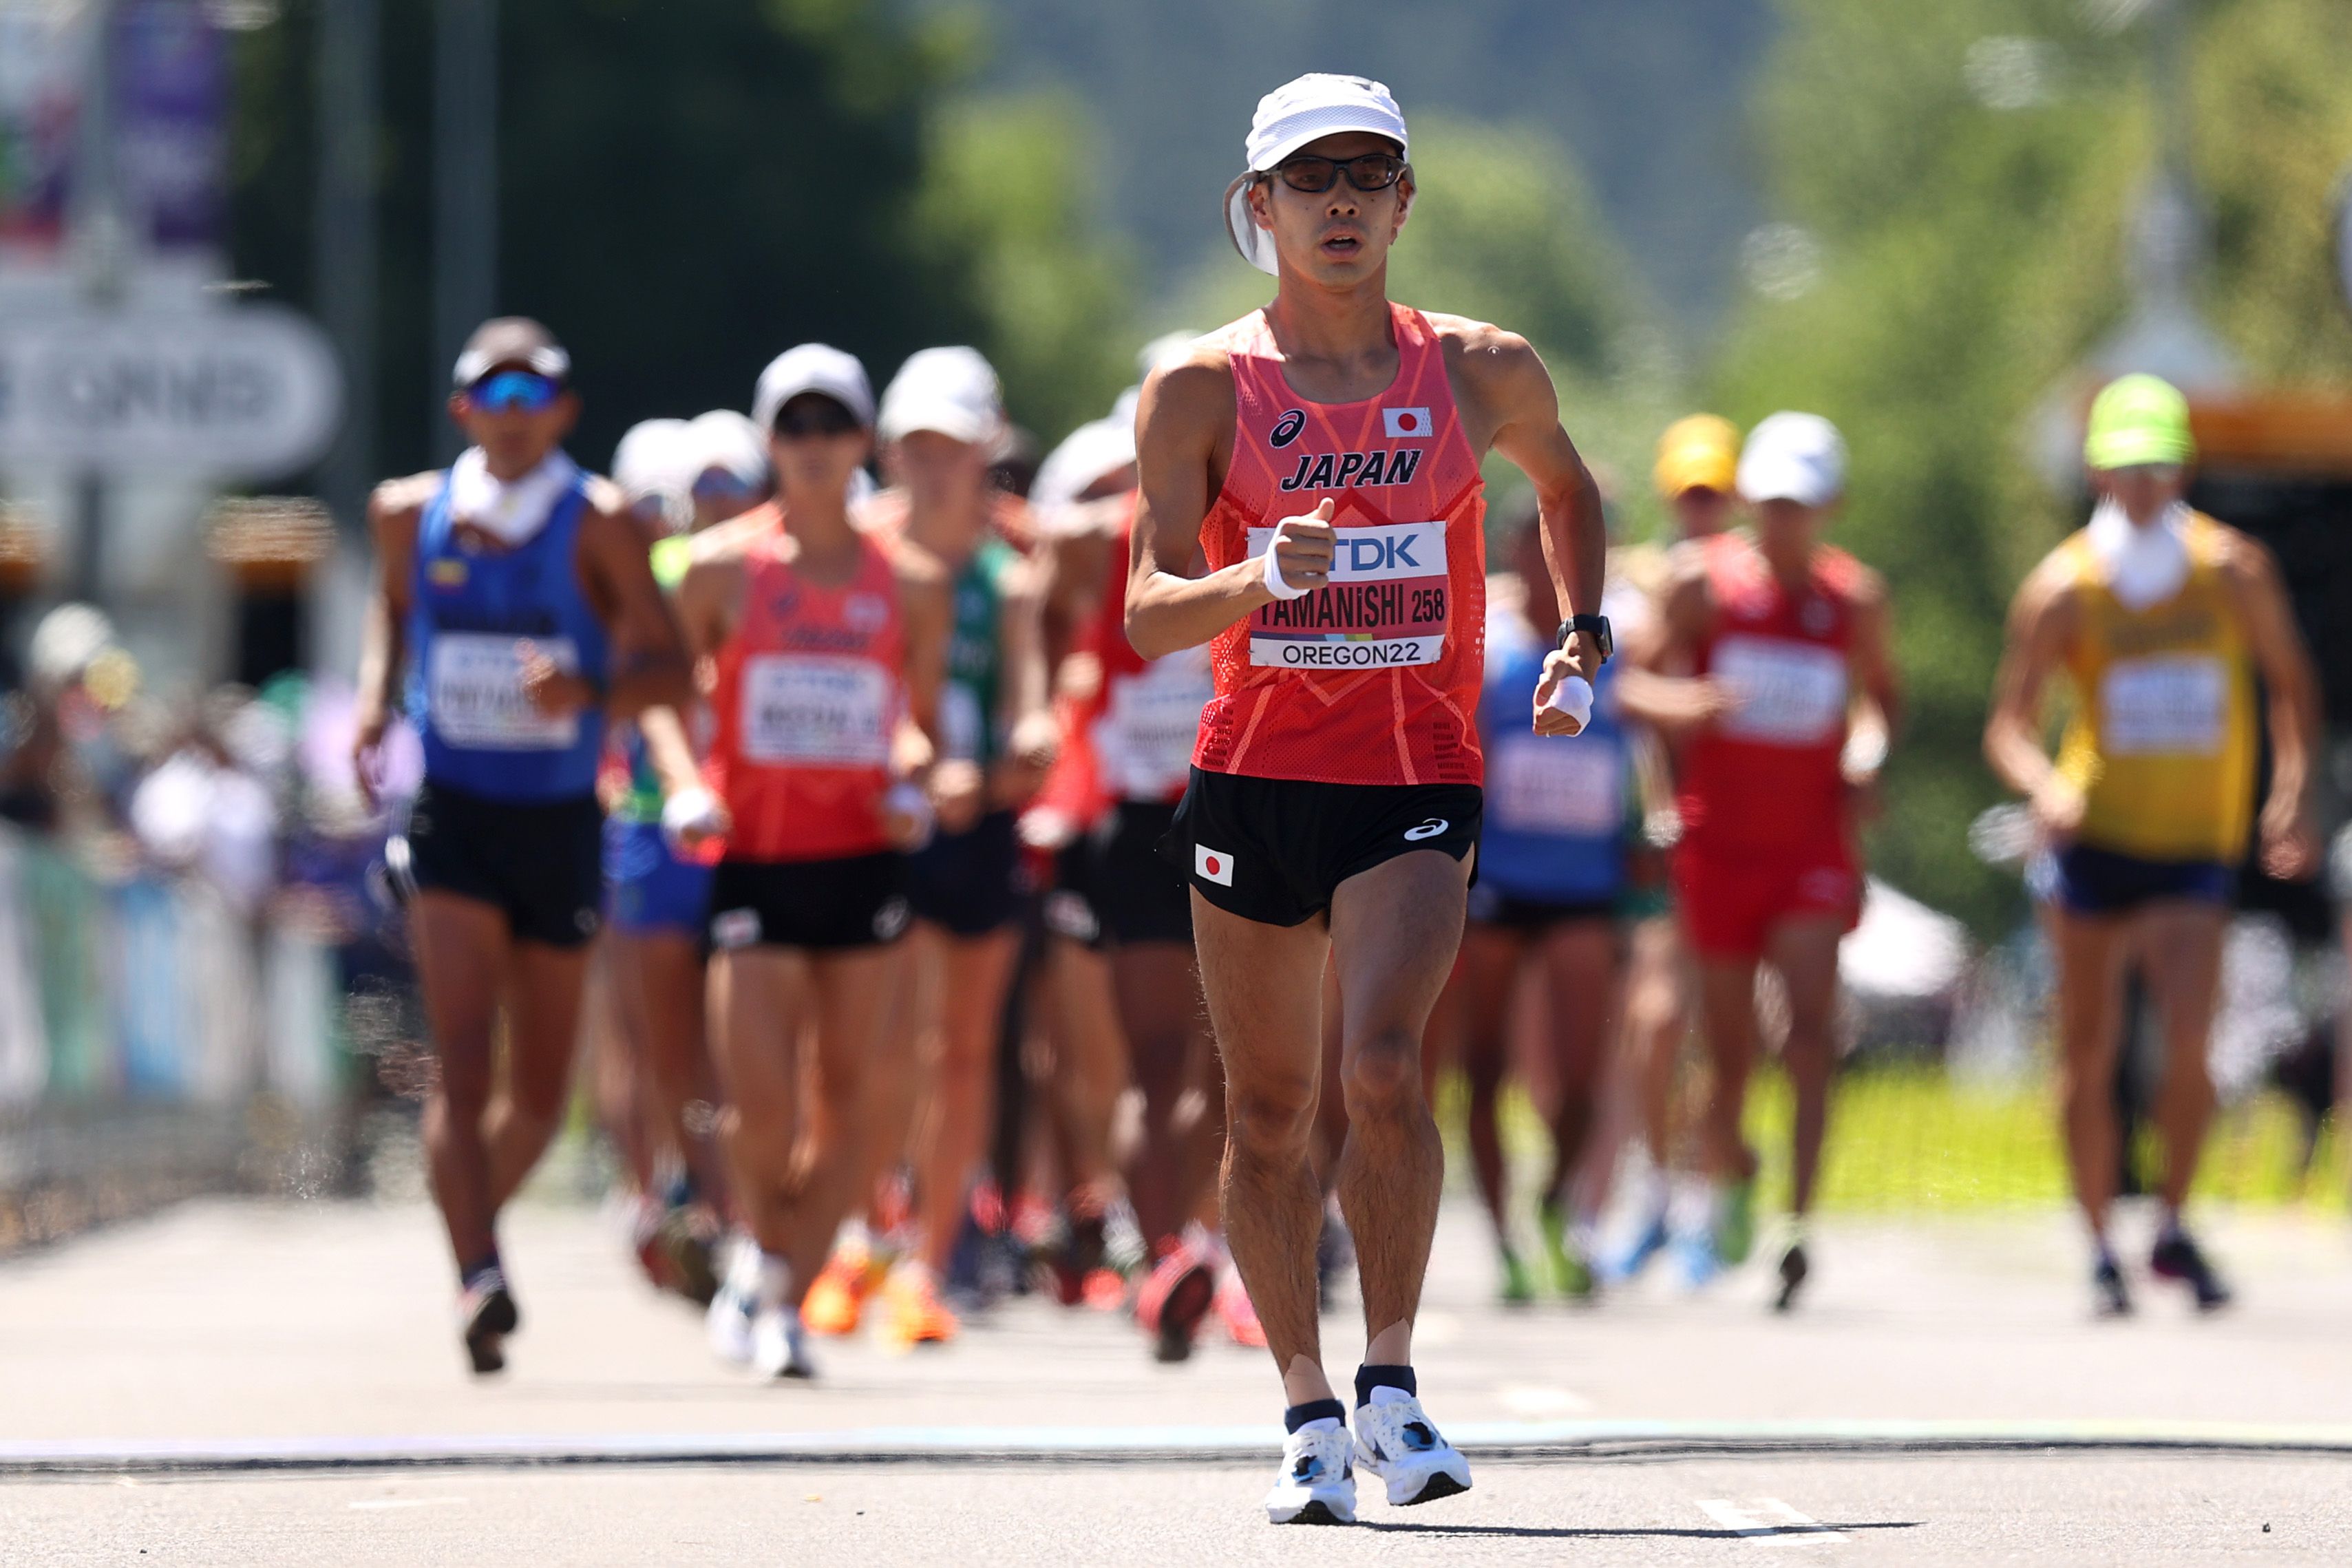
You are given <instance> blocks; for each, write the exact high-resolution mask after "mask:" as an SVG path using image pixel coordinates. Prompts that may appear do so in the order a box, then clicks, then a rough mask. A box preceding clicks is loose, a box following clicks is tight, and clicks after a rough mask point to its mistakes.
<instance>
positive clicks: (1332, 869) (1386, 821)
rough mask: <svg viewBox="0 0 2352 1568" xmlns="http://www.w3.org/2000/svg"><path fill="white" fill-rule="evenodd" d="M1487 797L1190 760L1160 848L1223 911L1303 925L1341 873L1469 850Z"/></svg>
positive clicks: (1322, 905) (1459, 788)
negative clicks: (1227, 769) (1272, 775)
mask: <svg viewBox="0 0 2352 1568" xmlns="http://www.w3.org/2000/svg"><path fill="white" fill-rule="evenodd" d="M1485 799H1486V792H1485V791H1483V790H1481V789H1480V788H1479V787H1478V786H1477V785H1476V784H1322V783H1318V782H1316V781H1313V780H1308V779H1261V778H1251V777H1249V776H1248V775H1246V774H1242V773H1205V772H1203V771H1202V770H1201V769H1199V768H1194V769H1193V770H1192V783H1191V784H1189V785H1188V786H1187V787H1186V788H1185V791H1184V799H1183V801H1182V802H1181V804H1180V805H1178V806H1177V807H1176V818H1175V821H1174V822H1173V823H1171V825H1170V826H1169V829H1168V836H1167V837H1165V838H1163V839H1162V840H1161V841H1160V855H1161V857H1162V858H1164V859H1165V860H1166V861H1167V862H1168V863H1169V864H1171V865H1172V866H1175V867H1176V868H1178V869H1179V871H1180V872H1181V873H1182V874H1184V875H1185V877H1186V879H1187V880H1188V881H1189V882H1190V883H1191V884H1192V888H1193V889H1194V890H1195V891H1197V892H1198V893H1199V894H1200V895H1201V896H1202V898H1204V899H1206V900H1209V902H1211V903H1213V904H1214V905H1216V906H1217V908H1219V909H1221V910H1224V911H1225V912H1226V913H1228V914H1234V915H1239V916H1241V917H1242V918H1243V919H1244V920H1251V921H1263V922H1264V923H1265V924H1267V925H1276V926H1295V925H1302V924H1304V923H1305V922H1306V921H1309V920H1312V919H1313V918H1314V917H1315V916H1316V915H1318V914H1320V913H1321V912H1322V911H1323V910H1327V909H1328V908H1330V905H1331V893H1332V890H1333V889H1336V888H1338V887H1339V884H1340V883H1342V882H1344V881H1346V880H1347V879H1349V878H1350V877H1353V876H1356V875H1359V874H1360V873H1361V872H1365V871H1369V870H1370V869H1371V868H1373V867H1375V866H1378V865H1380V864H1381V862H1382V861H1386V860H1393V859H1395V858H1397V857H1398V856H1400V855H1409V854H1411V853H1412V852H1413V851H1414V850H1416V849H1435V850H1438V851H1440V852H1441V853H1444V854H1446V855H1450V856H1452V857H1453V858H1454V859H1456V860H1459V859H1461V858H1464V857H1465V856H1467V855H1470V854H1471V853H1472V852H1473V851H1475V849H1476V847H1477V844H1478V824H1479V819H1480V817H1481V816H1482V815H1483V812H1484V809H1485V806H1484V802H1485ZM1472 869H1473V874H1474V875H1475V866H1474V867H1473V868H1472ZM1097 897H1100V894H1099V893H1097Z"/></svg>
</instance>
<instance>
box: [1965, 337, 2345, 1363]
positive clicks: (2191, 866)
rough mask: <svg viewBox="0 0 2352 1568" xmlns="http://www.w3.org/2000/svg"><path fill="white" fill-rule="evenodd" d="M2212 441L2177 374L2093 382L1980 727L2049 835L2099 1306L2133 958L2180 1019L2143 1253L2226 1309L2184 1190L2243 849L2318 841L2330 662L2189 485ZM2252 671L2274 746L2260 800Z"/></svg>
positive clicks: (2062, 996)
mask: <svg viewBox="0 0 2352 1568" xmlns="http://www.w3.org/2000/svg"><path fill="white" fill-rule="evenodd" d="M2195 456H2196V445H2195V442H2194V440H2193V438H2192V437H2191V436H2190V433H2189V405H2188V402H2187V400H2186V399H2184V398H2183V397H2182V396H2181V395H2180V394H2179V392H2178V391H2177V390H2175V389H2174V388H2173V387H2171V386H2170V385H2168V384H2166V383H2164V382H2162V381H2159V380H2158V379H2157V378H2156V377H2154V376H2148V375H2129V376H2125V377H2124V378H2122V379H2121V380H2119V381H2117V382H2116V383H2115V384H2112V385H2110V386H2108V387H2107V388H2106V389H2105V391H2104V392H2102V393H2101V394H2100V395H2099V397H2098V400H2097V402H2095V404H2094V405H2092V409H2091V420H2090V430H2089V435H2088V439H2087V441H2086V442H2085V445H2084V460H2085V462H2086V463H2087V464H2088V465H2089V468H2090V471H2091V480H2092V484H2093V486H2094V488H2095V489H2096V491H2097V492H2098V497H2099V503H2098V508H2097V510H2095V512H2094V513H2093V514H2092V517H2091V521H2090V523H2089V525H2088V526H2087V527H2085V528H2084V529H2083V530H2082V531H2079V532H2077V533H2075V534H2074V535H2073V536H2072V537H2070V538H2069V539H2067V540H2066V542H2064V543H2063V544H2061V545H2059V547H2058V548H2057V549H2056V550H2054V551H2053V552H2051V553H2050V555H2049V556H2048V557H2047V558H2046V559H2045V560H2044V561H2043V562H2042V564H2041V565H2040V566H2038V567H2036V568H2035V569H2034V572H2033V574H2032V575H2031V576H2029V577H2028V578H2027V579H2026V580H2025V584H2024V586H2022V587H2021V588H2020V589H2019V590H2018V594H2017V601H2016V603H2015V605H2013V606H2012V607H2011V611H2010V621H2009V633H2008V647H2007V652H2006V654H2005V656H2004V658H2003V659H2002V662H2001V668H2000V676H1999V677H1998V679H1997V684H1996V685H1995V688H1994V691H1993V708H1992V714H1991V717H1990V720H1989V721H1987V723H1986V726H1985V755H1986V757H1987V759H1988V760H1990V762H1991V763H1992V766H1993V771H1994V772H1996V773H1999V774H2000V777H2001V779H2002V780H2003V782H2005V783H2006V784H2009V786H2010V787H2011V788H2012V789H2014V790H2017V791H2019V792H2020V793H2021V794H2022V795H2025V796H2026V798H2027V799H2028V801H2029V802H2030V803H2031V804H2032V810H2033V815H2034V818H2035V821H2036V822H2037V824H2038V825H2039V826H2040V827H2041V829H2042V834H2043V835H2044V836H2045V837H2046V839H2047V841H2048V853H2047V854H2046V856H2045V857H2044V858H2043V859H2042V862H2041V864H2040V865H2038V866H2037V867H2036V868H2035V874H2034V877H2033V880H2034V881H2035V883H2036V884H2037V888H2036V891H2037V893H2038V894H2039V896H2040V899H2041V901H2042V910H2043V912H2044V915H2045V918H2046V919H2047V921H2048V923H2049V928H2050V931H2051V948H2052V950H2053V952H2054V953H2055V955H2056V958H2057V968H2058V1037H2059V1045H2060V1049H2061V1051H2062V1053H2063V1064H2064V1076H2063V1093H2064V1113H2065V1130H2066V1147H2067V1154H2068V1157H2069V1159H2070V1160H2071V1161H2072V1163H2073V1166H2074V1195H2075V1198H2076V1200H2077V1201H2078V1202H2080V1204H2081V1205H2082V1207H2083V1214H2084V1219H2085V1220H2086V1221H2087V1222H2088V1223H2089V1226H2090V1230H2091V1245H2092V1250H2093V1255H2092V1264H2091V1288H2092V1292H2093V1299H2094V1302H2095V1306H2096V1309H2097V1310H2098V1311H2099V1312H2101V1313H2102V1314H2105V1315H2110V1316H2119V1315H2121V1314H2124V1313H2126V1312H2128V1311H2130V1310H2131V1294H2130V1291H2129V1289H2127V1288H2126V1285H2125V1283H2124V1276H2123V1269H2122V1268H2121V1266H2120V1265H2119V1264H2118V1263H2117V1261H2116V1255H2115V1248H2114V1247H2113V1244H2112V1241H2111V1238H2110V1237H2109V1234H2108V1220H2109V1212H2108V1211H2109V1210H2110V1209H2111V1208H2112V1207H2113V1205H2114V1202H2115V1196H2116V1184H2117V1180H2118V1173H2119V1172H2120V1170H2121V1151H2120V1150H2119V1149H2118V1147H2117V1142H2118V1137H2117V1132H2116V1107H2115V1100H2114V1086H2115V1081H2116V1053H2117V1052H2118V1051H2119V1050H2120V1049H2121V1047H2122V998H2123V975H2124V970H2125V966H2126V963H2133V962H2137V964H2138V966H2139V970H2140V973H2141V975H2142V976H2143V978H2144V979H2145V981H2146V983H2147V987H2148V992H2149V995H2150V999H2151V1000H2152V1001H2154V1003H2155V1004H2156V1008H2157V1012H2158V1016H2160V1017H2161V1018H2162V1019H2163V1021H2164V1022H2163V1028H2164V1060H2165V1073H2164V1085H2163V1089H2162V1091H2161V1093H2160V1094H2159V1095H2158V1100H2157V1107H2156V1121H2157V1127H2158V1131H2159V1133H2160V1134H2161V1136H2162V1138H2163V1142H2164V1178H2163V1184H2162V1189H2161V1191H2162V1200H2163V1205H2164V1211H2163V1217H2162V1219H2161V1221H2160V1222H2159V1225H2158V1233H2157V1239H2156V1246H2155V1248H2154V1250H2153V1251H2152V1252H2151V1253H2150V1254H2149V1258H2148V1267H2149V1268H2150V1269H2151V1270H2152V1271H2153V1272H2154V1273H2155V1274H2156V1275H2157V1277H2158V1278H2159V1279H2176V1280H2179V1281H2180V1282H2181V1283H2182V1284H2184V1285H2186V1286H2187V1287H2188V1288H2189V1292H2190V1294H2191V1295H2192V1296H2193V1297H2194V1299H2195V1300H2196V1302H2197V1305H2198V1306H2199V1308H2200V1309H2204V1310H2210V1309H2213V1308H2216V1307H2220V1306H2222V1305H2224V1304H2226V1303H2227V1302H2228V1301H2229V1300H2230V1290H2229V1287H2228V1286H2226V1285H2225V1284H2223V1283H2222V1281H2221V1276H2220V1275H2219V1274H2217V1273H2216V1272H2215V1271H2214V1268H2213V1267H2212V1265H2211V1263H2210V1262H2209V1261H2208V1260H2207V1258H2206V1257H2205V1254H2204V1251H2203V1249H2202V1248H2200V1247H2199V1246H2198V1245H2197V1243H2196V1241H2195V1240H2194V1239H2193V1238H2192V1237H2190V1236H2189V1232H2188V1230H2187V1229H2186V1228H2185V1227H2184V1226H2183V1225H2182V1223H2181V1217H2180V1209H2181V1205H2182V1204H2183V1203H2184V1202H2186V1201H2187V1199H2188V1196H2189V1185H2190V1184H2191V1183H2192V1182H2193V1181H2194V1180H2195V1178H2196V1174H2197V1160H2198V1156H2199V1154H2200V1152H2201V1150H2202V1148H2203V1145H2204V1142H2205V1131H2206V1127H2207V1125H2208V1124H2209V1123H2210V1121H2211V1119H2212V1114H2213V1084H2212V1078H2211V1075H2210V1069H2209V1068H2208V1066H2207V1054H2208V1047H2209V1043H2210V1035H2211V1031H2212V1025H2213V1007H2214V1003H2215V1000H2216V998H2217V995H2218V994H2219V991H2220V987H2221V938H2222V934H2223V931H2224V928H2225V926H2226V925H2227V923H2228V921H2229V918H2230V911H2231V908H2232V906H2233V905H2234V903H2235V900H2236V872H2237V868H2238V866H2239V864H2240V862H2241V861H2242V860H2243V859H2244V858H2245V854H2246V843H2247V838H2248V836H2249V833H2250V832H2255V831H2257V830H2258V834H2259V852H2260V855H2261V858H2262V865H2263V869H2264V870H2266V871H2267V872H2269V873H2270V874H2271V875H2272V876H2273V877H2279V878H2296V877H2302V876H2305V875H2308V874H2309V873H2310V871H2311V870H2312V868H2313V866H2314V863H2315V858H2316V855H2315V837H2314V825H2313V821H2312V809H2311V788H2312V774H2311V763H2312V752H2313V748H2314V747H2315V744H2316V743H2317V740H2318V734H2319V689H2318V681H2317V679H2316V676H2315V672H2314V671H2313V669H2312V666H2311V658H2310V655H2309V654H2308V653H2307V652H2305V648H2304V646H2303V638H2302V636H2301V634H2300V633H2299V632H2298V631H2297V630H2296V627H2295V623H2294V612H2293V609H2292V607H2291V606H2290V605H2289V604H2288V602H2287V597H2286V594H2285V591H2284V587H2283V585H2282V584H2281V583H2280V580H2279V570H2278V563H2276V562H2275V561H2274V560H2273V559H2272V557H2271V553H2270V552H2269V551H2268V550H2265V549H2264V548H2263V546H2262V545H2261V544H2260V543H2258V542H2255V541H2254V540H2252V539H2250V538H2248V537H2247V536H2246V535H2245V534H2242V533H2240V532H2239V531H2237V530H2235V529H2232V528H2227V527H2224V526H2223V525H2222V524H2221V523H2218V522H2216V521H2213V520H2212V519H2211V518H2210V517H2207V516H2205V515H2204V514H2203V513H2201V512H2197V511H2193V510H2190V509H2189V506H2188V505H2187V504H2186V503H2185V502H2184V501H2183V500H2181V495H2182V492H2183V491H2184V490H2185V489H2186V488H2187V485H2188V477H2189V463H2190V461H2191V460H2192V459H2193V458H2195ZM2061 668H2063V670H2064V671H2065V673H2066V675H2067V677H2068V680H2069V683H2070V684H2071V685H2072V687H2073V688H2074V717H2073V720H2072V721H2071V723H2070V724H2069V725H2068V727H2067V730H2066V734H2065V739H2064V741H2063V742H2062V743H2061V745H2060V748H2059V752H2058V756H2057V758H2056V760H2055V761H2054V762H2053V760H2052V758H2051V757H2050V755H2049V753H2048V752H2045V751H2044V750H2043V747H2042V694H2043V690H2044V688H2045V687H2046V686H2047V684H2048V682H2049V680H2050V678H2051V677H2052V676H2053V675H2054V674H2056V673H2058V671H2059V670H2060V669H2061ZM2257 675H2259V676H2260V677H2261V679H2262V683H2263V690H2264V691H2265V692H2266V693H2267V694H2268V698H2269V708H2268V714H2267V718H2268V728H2269V736H2270V752H2271V784H2270V795H2269V798H2268V799H2267V800H2265V801H2264V802H2263V805H2262V809H2261V812H2260V814H2259V816H2257V814H2256V812H2255V809H2254V768H2255V755H2256V752H2257V749H2258V747H2259V745H2260V738H2259V737H2258V735H2257V733H2256V716H2255V697H2254V691H2255V687H2254V679H2255V677H2256V676H2257Z"/></svg>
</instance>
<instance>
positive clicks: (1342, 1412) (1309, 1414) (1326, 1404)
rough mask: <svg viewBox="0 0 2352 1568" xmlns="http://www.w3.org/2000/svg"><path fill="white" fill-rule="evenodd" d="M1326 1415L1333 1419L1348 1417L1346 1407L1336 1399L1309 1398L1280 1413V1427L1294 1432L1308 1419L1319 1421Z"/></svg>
mask: <svg viewBox="0 0 2352 1568" xmlns="http://www.w3.org/2000/svg"><path fill="white" fill-rule="evenodd" d="M1327 1415H1328V1416H1329V1417H1330V1418H1331V1419H1332V1420H1334V1421H1345V1420H1346V1419H1347V1418H1348V1407H1347V1406H1346V1405H1342V1404H1340V1403H1339V1401H1338V1400H1336V1399H1310V1400H1308V1401H1307V1403H1306V1404H1304V1405H1292V1406H1291V1407H1290V1408H1289V1409H1287V1410H1286V1411H1284V1412H1283V1413H1282V1429H1283V1430H1284V1431H1286V1432H1296V1431H1297V1430H1298V1429H1299V1428H1300V1427H1301V1426H1306V1425H1307V1423H1308V1422H1309V1421H1320V1420H1322V1419H1323V1418H1324V1417H1325V1416H1327Z"/></svg>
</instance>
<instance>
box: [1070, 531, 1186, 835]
mask: <svg viewBox="0 0 2352 1568" xmlns="http://www.w3.org/2000/svg"><path fill="white" fill-rule="evenodd" d="M1134 535H1135V514H1134V512H1133V510H1131V509H1130V510H1129V513H1128V521H1127V525H1126V526H1125V527H1124V528H1122V529H1120V530H1119V534H1118V553H1117V554H1116V555H1115V556H1114V557H1113V560H1114V563H1115V566H1114V569H1113V571H1112V572H1111V574H1110V584H1109V585H1108V587H1107V588H1106V589H1105V590H1104V591H1103V595H1102V603H1101V605H1099V606H1098V607H1097V610H1096V612H1095V618H1094V620H1093V622H1092V623H1091V624H1089V625H1088V626H1087V627H1086V629H1085V630H1084V631H1083V632H1082V633H1081V634H1080V635H1079V638H1078V646H1079V647H1081V648H1083V649H1085V650H1086V651H1087V652H1089V653H1091V654H1093V655H1094V656H1095V657H1096V658H1097V659H1099V660H1101V662H1102V685H1101V686H1100V687H1099V688H1097V690H1096V692H1095V694H1094V696H1093V697H1092V698H1091V699H1089V700H1087V703H1086V704H1085V705H1084V706H1083V707H1082V708H1081V709H1080V710H1079V711H1078V714H1077V727H1078V728H1079V729H1080V730H1081V731H1083V732H1084V734H1085V736H1086V741H1087V749H1088V750H1089V751H1091V752H1093V754H1094V761H1095V771H1096V777H1097V780H1098V781H1099V785H1100V788H1101V790H1102V793H1103V795H1104V796H1105V797H1106V798H1107V799H1109V800H1114V801H1118V800H1137V801H1155V802H1174V801H1177V800H1180V799H1181V798H1182V797H1183V795H1184V784H1185V781H1186V778H1187V776H1188V774H1189V773H1190V771H1191V767H1192V752H1193V748H1194V746H1195V745H1196V744H1197V743H1198V742H1199V740H1200V733H1201V712H1202V709H1203V708H1204V707H1205V706H1206V705H1207V704H1208V702H1209V700H1210V699H1211V698H1212V697H1213V696H1214V695H1215V691H1216V684H1215V679H1214V678H1213V675H1212V673H1211V670H1210V661H1209V650H1208V649H1207V648H1205V647H1188V648H1180V649H1178V650H1177V651H1176V652H1174V653H1171V654H1170V655H1168V656H1167V657H1166V658H1144V657H1143V656H1142V655H1141V654H1139V653H1138V652H1136V651H1135V645H1134V644H1133V643H1131V642H1129V641H1128V640H1127V571H1126V563H1127V559H1128V551H1129V546H1130V544H1131V543H1132V542H1133V540H1134Z"/></svg>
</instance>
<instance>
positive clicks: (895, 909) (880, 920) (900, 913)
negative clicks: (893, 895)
mask: <svg viewBox="0 0 2352 1568" xmlns="http://www.w3.org/2000/svg"><path fill="white" fill-rule="evenodd" d="M914 918H915V907H914V906H913V905H912V904H910V903H908V901H907V900H904V899H892V900H888V901H887V902H886V903H884V904H883V906H882V907H881V908H880V909H878V910H875V911H874V937H875V940H876V941H877V942H896V941H897V940H898V933H899V932H901V931H905V930H906V929H907V922H908V921H911V920H913V919H914Z"/></svg>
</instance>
